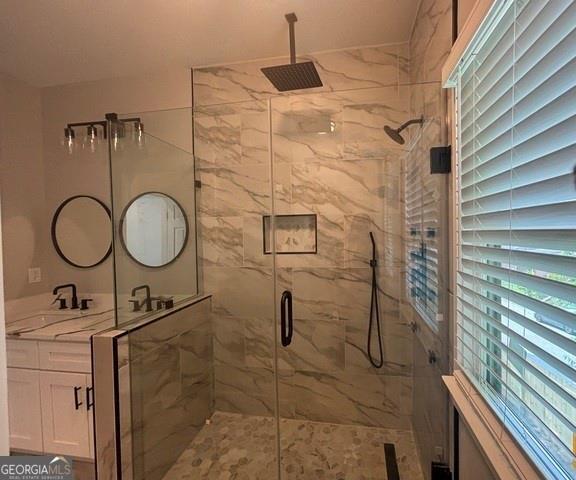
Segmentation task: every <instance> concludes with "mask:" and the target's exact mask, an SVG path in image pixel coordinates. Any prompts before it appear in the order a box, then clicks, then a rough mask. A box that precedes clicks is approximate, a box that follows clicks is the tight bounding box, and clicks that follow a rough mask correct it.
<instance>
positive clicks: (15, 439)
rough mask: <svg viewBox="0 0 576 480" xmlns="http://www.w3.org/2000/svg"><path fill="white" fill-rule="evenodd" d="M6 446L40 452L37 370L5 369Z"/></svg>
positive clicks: (39, 409)
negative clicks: (7, 437) (6, 396)
mask: <svg viewBox="0 0 576 480" xmlns="http://www.w3.org/2000/svg"><path fill="white" fill-rule="evenodd" d="M8 412H9V424H10V448H12V449H17V450H27V451H30V452H38V453H41V452H42V417H41V408H40V375H39V372H38V371H37V370H23V369H20V368H9V369H8Z"/></svg>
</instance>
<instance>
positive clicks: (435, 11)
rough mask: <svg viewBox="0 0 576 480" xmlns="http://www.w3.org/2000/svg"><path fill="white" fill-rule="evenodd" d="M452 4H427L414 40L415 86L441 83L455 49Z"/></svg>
mask: <svg viewBox="0 0 576 480" xmlns="http://www.w3.org/2000/svg"><path fill="white" fill-rule="evenodd" d="M451 13H452V3H451V2H450V0H424V1H423V2H422V3H421V5H420V9H419V11H418V15H417V17H416V24H415V26H414V30H413V33H412V38H411V39H410V53H411V81H412V83H418V82H424V81H431V80H432V81H433V80H440V79H441V78H442V65H443V64H444V62H445V60H446V58H447V56H448V54H449V53H450V48H451V46H452V25H451V21H452V15H451Z"/></svg>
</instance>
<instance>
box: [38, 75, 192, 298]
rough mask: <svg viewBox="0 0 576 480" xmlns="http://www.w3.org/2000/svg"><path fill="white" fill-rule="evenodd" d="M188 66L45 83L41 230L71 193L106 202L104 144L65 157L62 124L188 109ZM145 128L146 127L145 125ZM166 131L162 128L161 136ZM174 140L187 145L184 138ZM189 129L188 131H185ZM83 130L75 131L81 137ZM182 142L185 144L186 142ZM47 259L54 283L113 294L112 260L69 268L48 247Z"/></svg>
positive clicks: (189, 102) (106, 178)
mask: <svg viewBox="0 0 576 480" xmlns="http://www.w3.org/2000/svg"><path fill="white" fill-rule="evenodd" d="M191 104H192V101H191V92H190V70H189V69H186V68H178V69H173V70H166V71H162V72H152V73H150V74H148V75H141V76H138V77H126V78H117V79H106V80H100V81H94V82H84V83H76V84H70V85H62V86H55V87H48V88H45V89H43V90H42V111H43V116H42V121H43V133H44V143H43V147H44V164H45V165H44V168H45V188H46V211H47V214H46V219H45V220H46V221H45V226H44V228H45V229H49V228H50V223H49V222H50V221H51V218H52V215H53V212H54V211H55V210H56V209H57V208H58V205H60V203H62V201H64V200H65V199H67V198H69V197H71V196H73V195H79V194H84V195H92V196H95V197H97V198H99V199H101V200H102V201H104V202H105V203H106V204H107V205H110V172H109V165H108V151H107V148H106V145H102V147H103V148H99V149H98V151H97V152H96V153H95V154H90V153H89V152H86V151H80V149H79V151H78V152H77V153H74V154H73V155H68V154H67V152H66V150H65V149H64V148H63V147H62V146H61V145H60V141H61V140H62V136H63V129H64V127H65V126H66V124H67V123H72V122H83V121H90V120H98V119H103V118H104V115H105V114H106V113H108V112H116V113H119V114H121V113H130V112H144V111H152V110H165V109H175V108H185V107H190V106H191ZM145 126H146V125H145ZM167 131H170V130H162V132H161V133H162V135H166V132H167ZM174 131H175V132H178V133H177V134H176V138H173V137H170V138H168V139H167V141H176V142H180V144H183V143H184V144H186V145H187V146H188V148H190V147H191V145H190V143H191V140H190V134H189V133H188V137H187V139H182V138H180V136H179V135H180V134H181V132H182V130H181V129H177V130H174ZM189 131H190V130H188V132H189ZM84 133H85V131H84V130H81V129H78V132H77V135H78V138H77V139H78V140H80V141H81V139H82V136H83V135H84ZM186 142H187V143H186ZM46 262H47V265H48V269H49V270H50V272H51V278H52V282H53V283H54V284H58V283H62V282H67V281H70V280H73V281H75V282H76V283H77V284H78V286H79V289H80V290H81V291H84V292H97V293H101V292H102V293H112V290H113V284H112V260H111V258H109V259H108V260H107V261H106V262H104V263H102V264H101V265H99V266H97V267H95V268H90V269H86V270H81V269H77V268H74V267H72V266H70V265H68V264H67V263H65V262H64V261H62V260H61V259H60V257H58V255H57V254H56V252H55V250H54V249H52V248H50V249H49V250H48V252H47V253H46Z"/></svg>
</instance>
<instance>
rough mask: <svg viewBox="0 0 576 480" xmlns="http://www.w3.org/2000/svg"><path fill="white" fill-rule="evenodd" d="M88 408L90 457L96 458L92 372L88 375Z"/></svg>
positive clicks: (86, 397)
mask: <svg viewBox="0 0 576 480" xmlns="http://www.w3.org/2000/svg"><path fill="white" fill-rule="evenodd" d="M86 385H87V389H86V395H85V396H84V398H85V399H86V410H88V444H89V445H90V458H94V390H93V387H92V374H88V375H86Z"/></svg>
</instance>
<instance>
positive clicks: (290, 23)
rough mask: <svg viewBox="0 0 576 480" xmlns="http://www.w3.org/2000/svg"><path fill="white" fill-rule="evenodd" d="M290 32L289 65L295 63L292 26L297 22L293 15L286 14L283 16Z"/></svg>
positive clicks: (294, 36)
mask: <svg viewBox="0 0 576 480" xmlns="http://www.w3.org/2000/svg"><path fill="white" fill-rule="evenodd" d="M285 17H286V21H287V22H288V28H289V30H290V63H292V64H294V63H296V34H295V32H294V24H295V23H296V22H297V21H298V17H296V14H295V13H287V14H286V15H285Z"/></svg>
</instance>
